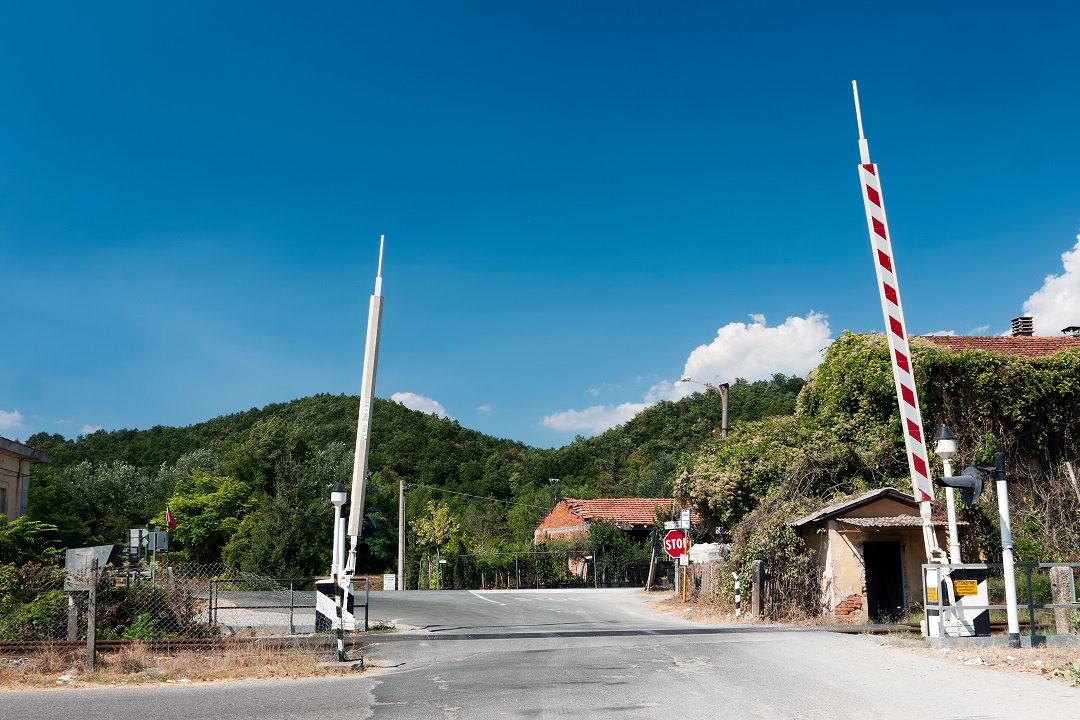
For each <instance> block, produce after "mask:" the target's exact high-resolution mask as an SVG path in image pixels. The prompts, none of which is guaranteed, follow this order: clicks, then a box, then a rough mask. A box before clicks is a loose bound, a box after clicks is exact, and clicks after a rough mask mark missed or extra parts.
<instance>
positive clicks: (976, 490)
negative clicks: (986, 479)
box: [934, 465, 983, 506]
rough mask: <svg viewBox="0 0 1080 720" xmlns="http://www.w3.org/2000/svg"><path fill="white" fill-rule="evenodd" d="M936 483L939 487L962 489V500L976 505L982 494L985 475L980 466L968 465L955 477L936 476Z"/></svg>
mask: <svg viewBox="0 0 1080 720" xmlns="http://www.w3.org/2000/svg"><path fill="white" fill-rule="evenodd" d="M934 484H935V485H937V486H938V487H951V488H955V489H956V490H959V491H960V502H962V503H964V504H965V505H969V506H970V505H974V504H975V501H976V500H978V499H979V496H980V495H982V489H983V476H982V473H981V472H979V468H977V467H975V466H974V465H968V466H967V467H966V468H964V472H962V473H960V474H959V475H955V476H953V477H936V478H934Z"/></svg>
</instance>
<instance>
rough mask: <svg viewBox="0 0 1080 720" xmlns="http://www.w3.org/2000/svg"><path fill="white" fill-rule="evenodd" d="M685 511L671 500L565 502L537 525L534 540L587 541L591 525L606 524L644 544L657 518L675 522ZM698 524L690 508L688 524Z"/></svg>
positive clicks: (678, 503) (637, 499)
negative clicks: (601, 521) (608, 523)
mask: <svg viewBox="0 0 1080 720" xmlns="http://www.w3.org/2000/svg"><path fill="white" fill-rule="evenodd" d="M687 507H690V506H689V505H687V504H684V503H681V502H680V501H678V500H675V499H673V498H599V499H596V500H575V499H573V498H565V499H564V500H561V501H559V503H558V504H557V505H556V506H555V507H554V508H553V509H552V511H551V512H550V513H548V514H547V517H545V518H544V519H543V520H542V521H541V522H540V524H539V525H538V526H537V528H536V530H535V531H534V532H533V539H534V540H535V541H536V542H537V543H542V542H545V541H546V540H549V539H552V540H555V539H557V540H570V539H573V538H577V537H587V536H588V534H589V526H590V525H591V524H592V523H594V522H596V521H598V520H606V521H608V522H612V523H614V524H615V525H616V526H617V527H619V528H620V529H622V530H624V531H626V532H627V533H628V534H629V535H630V536H631V537H632V538H633V539H634V540H639V541H640V540H645V539H646V538H647V537H648V536H649V533H650V532H651V531H652V529H653V527H654V525H655V523H656V520H657V517H660V518H662V519H663V520H677V519H678V518H679V514H680V513H681V512H682V510H683V508H687ZM699 521H700V518H699V517H698V514H697V511H696V510H694V509H693V508H690V523H691V524H692V525H695V526H696V525H697V524H698V522H699Z"/></svg>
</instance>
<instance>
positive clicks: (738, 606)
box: [731, 572, 742, 617]
mask: <svg viewBox="0 0 1080 720" xmlns="http://www.w3.org/2000/svg"><path fill="white" fill-rule="evenodd" d="M731 577H733V578H735V617H739V616H740V615H742V595H741V594H740V591H739V573H737V572H733V573H731Z"/></svg>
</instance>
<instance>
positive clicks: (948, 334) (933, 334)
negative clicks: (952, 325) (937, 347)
mask: <svg viewBox="0 0 1080 720" xmlns="http://www.w3.org/2000/svg"><path fill="white" fill-rule="evenodd" d="M926 336H927V337H956V331H955V330H935V331H934V332H928V333H926Z"/></svg>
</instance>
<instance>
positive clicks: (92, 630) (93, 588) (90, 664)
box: [86, 556, 98, 672]
mask: <svg viewBox="0 0 1080 720" xmlns="http://www.w3.org/2000/svg"><path fill="white" fill-rule="evenodd" d="M97 585H98V559H97V557H96V556H95V557H93V558H91V559H90V599H89V600H87V603H86V672H93V671H94V660H95V659H96V656H97Z"/></svg>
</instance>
